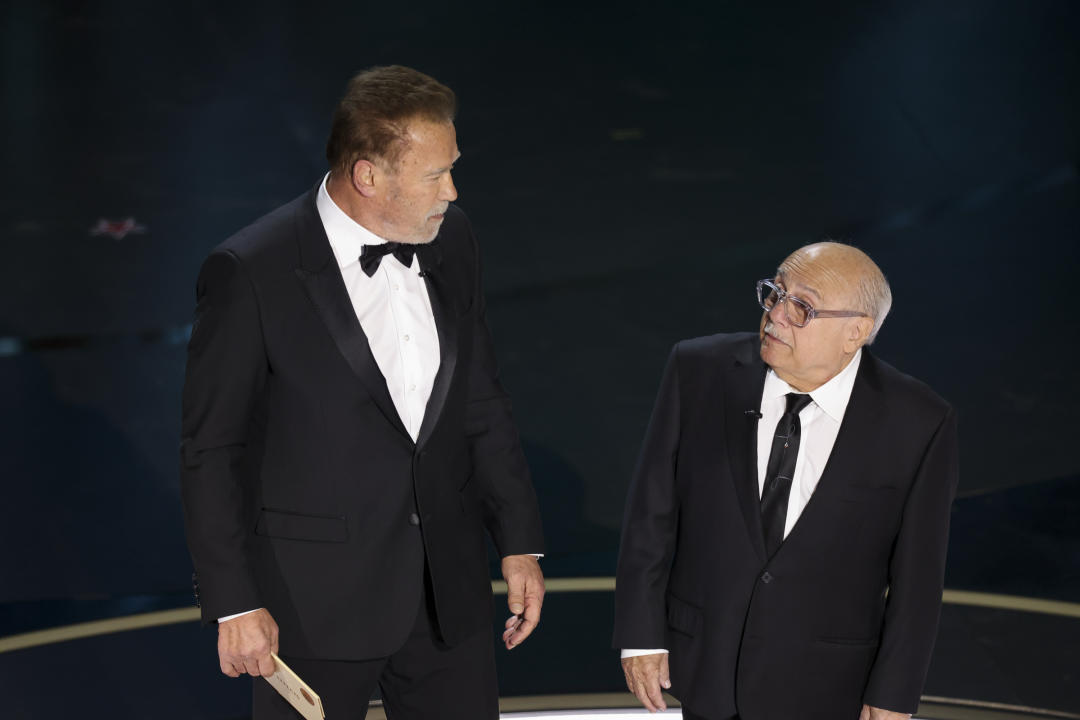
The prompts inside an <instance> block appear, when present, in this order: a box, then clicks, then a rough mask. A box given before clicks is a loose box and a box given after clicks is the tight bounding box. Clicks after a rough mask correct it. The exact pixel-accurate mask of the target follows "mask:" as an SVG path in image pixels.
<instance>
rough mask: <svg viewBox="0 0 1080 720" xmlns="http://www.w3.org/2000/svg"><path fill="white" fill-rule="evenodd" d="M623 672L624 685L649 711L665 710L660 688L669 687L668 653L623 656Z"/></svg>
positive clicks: (665, 688) (665, 705)
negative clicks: (624, 676) (624, 677)
mask: <svg viewBox="0 0 1080 720" xmlns="http://www.w3.org/2000/svg"><path fill="white" fill-rule="evenodd" d="M622 669H623V674H624V675H626V687H628V688H629V689H630V692H632V693H634V694H635V695H637V699H638V700H640V701H641V704H642V705H644V706H645V709H646V710H648V711H649V712H657V711H658V710H667V704H666V703H665V702H664V697H663V695H662V692H663V691H662V690H661V688H663V689H664V690H668V689H670V688H671V673H670V671H669V670H668V654H667V653H653V654H652V655H636V656H634V657H628V658H623V660H622Z"/></svg>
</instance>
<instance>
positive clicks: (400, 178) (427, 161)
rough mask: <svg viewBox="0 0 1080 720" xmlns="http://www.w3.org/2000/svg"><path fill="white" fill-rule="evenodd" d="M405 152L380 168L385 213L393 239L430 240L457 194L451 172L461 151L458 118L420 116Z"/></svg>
mask: <svg viewBox="0 0 1080 720" xmlns="http://www.w3.org/2000/svg"><path fill="white" fill-rule="evenodd" d="M406 135H407V137H408V140H407V146H406V149H405V152H404V154H403V155H402V157H401V159H400V160H399V161H398V163H397V164H396V165H395V166H393V167H391V168H384V169H383V170H382V172H381V173H380V175H381V179H382V181H383V183H385V184H384V186H383V187H382V188H380V192H379V196H378V197H379V219H380V221H381V228H382V232H381V233H380V234H382V235H383V237H385V238H386V239H387V240H392V241H396V242H402V243H427V242H431V241H432V240H434V239H435V236H436V235H438V234H439V228H440V227H441V226H442V221H443V218H444V217H445V213H446V209H447V207H449V205H450V203H451V202H453V201H454V200H456V199H457V188H455V187H454V181H453V179H452V178H451V176H450V172H451V170H453V167H454V163H455V162H456V161H457V159H458V158H459V157H460V156H461V153H459V152H458V147H457V133H456V132H455V130H454V124H453V123H435V122H430V121H426V120H414V121H412V122H410V123H409V126H408V131H407V133H406Z"/></svg>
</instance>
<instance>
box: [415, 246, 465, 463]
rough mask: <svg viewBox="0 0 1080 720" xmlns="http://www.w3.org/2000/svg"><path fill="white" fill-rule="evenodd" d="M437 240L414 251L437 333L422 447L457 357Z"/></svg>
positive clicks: (453, 309)
mask: <svg viewBox="0 0 1080 720" xmlns="http://www.w3.org/2000/svg"><path fill="white" fill-rule="evenodd" d="M438 242H439V241H438V240H437V239H436V240H435V241H434V242H432V243H430V244H428V245H425V246H423V247H421V248H420V249H419V250H418V251H417V257H418V258H419V260H420V270H421V272H422V273H423V276H424V282H425V283H426V284H427V290H428V298H430V300H431V314H432V315H433V316H434V317H435V327H436V328H438V331H439V370H438V372H436V373H435V382H434V384H433V385H432V387H431V397H430V398H428V404H427V408H426V409H425V410H424V421H423V422H422V423H421V424H420V434H419V435H418V437H417V441H416V444H417V445H418V446H423V445H424V443H425V442H427V440H428V438H429V437H431V432H432V430H434V428H435V425H436V423H437V422H438V421H439V416H440V415H441V414H442V411H443V408H444V407H445V406H446V396H447V393H449V391H450V383H451V382H452V381H453V379H454V370H455V369H456V368H457V358H458V313H457V309H456V306H455V305H454V301H453V295H452V294H451V290H452V288H451V287H450V282H451V281H450V278H448V277H447V276H446V274H445V272H444V270H443V266H442V250H441V248H440V247H439V244H438Z"/></svg>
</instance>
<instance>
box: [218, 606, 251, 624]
mask: <svg viewBox="0 0 1080 720" xmlns="http://www.w3.org/2000/svg"><path fill="white" fill-rule="evenodd" d="M255 610H262V608H255ZM255 610H245V611H244V612H242V613H236V614H235V615H226V616H225V617H219V618H218V619H217V621H218V622H219V623H223V622H226V621H228V620H232V619H233V618H238V617H240V616H241V615H250V614H251V613H253V612H255Z"/></svg>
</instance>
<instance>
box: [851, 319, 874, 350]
mask: <svg viewBox="0 0 1080 720" xmlns="http://www.w3.org/2000/svg"><path fill="white" fill-rule="evenodd" d="M873 331H874V319H873V318H868V317H858V318H853V322H849V323H848V326H847V329H846V330H845V331H844V352H848V353H853V352H855V351H856V350H858V349H859V348H861V347H862V346H863V345H865V344H866V341H867V340H869V339H870V333H872V332H873Z"/></svg>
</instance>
